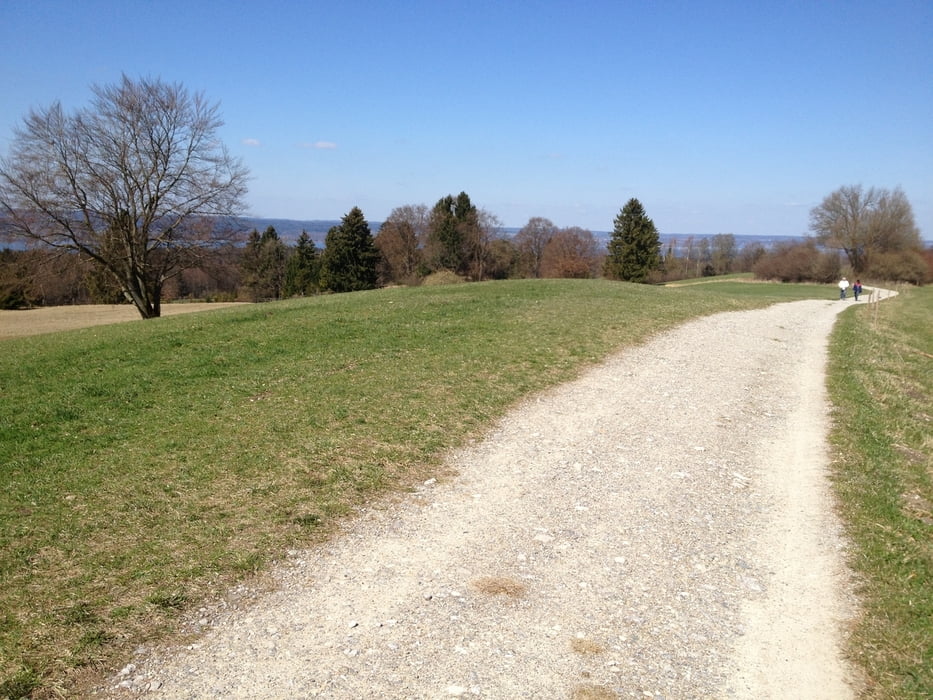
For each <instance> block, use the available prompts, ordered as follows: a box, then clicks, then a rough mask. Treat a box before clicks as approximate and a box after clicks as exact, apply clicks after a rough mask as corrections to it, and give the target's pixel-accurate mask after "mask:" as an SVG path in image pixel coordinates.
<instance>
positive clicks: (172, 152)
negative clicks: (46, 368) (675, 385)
mask: <svg viewBox="0 0 933 700" xmlns="http://www.w3.org/2000/svg"><path fill="white" fill-rule="evenodd" d="M93 93H94V99H93V100H92V102H91V105H90V107H88V108H85V109H81V110H78V111H76V112H74V113H73V114H67V113H65V111H64V110H63V109H62V107H61V105H60V104H54V105H52V106H51V107H49V108H47V109H40V110H33V111H32V112H30V114H29V115H28V116H27V117H26V118H25V119H24V122H23V125H22V126H21V127H20V128H18V129H17V130H16V131H15V133H14V139H13V141H12V146H11V149H10V154H9V155H8V156H7V157H6V158H3V159H2V160H0V237H9V238H17V239H20V240H26V241H27V242H28V243H29V244H30V245H31V246H33V250H30V251H29V255H25V254H23V255H21V254H19V253H17V252H14V251H8V252H6V253H5V254H4V257H5V268H4V269H5V270H6V272H2V273H0V278H2V279H0V295H5V296H6V297H7V299H8V302H9V303H15V302H17V299H18V298H20V301H22V302H23V303H29V302H30V301H31V300H35V299H39V298H42V299H49V298H50V297H54V296H55V295H52V294H49V293H48V292H47V291H46V292H43V291H42V290H39V291H38V292H37V290H36V284H35V279H38V278H41V277H42V275H35V276H33V278H30V276H29V275H24V274H23V271H22V265H23V264H24V263H30V264H33V263H36V262H37V261H44V262H47V263H48V264H49V265H50V267H57V268H68V275H70V277H71V278H75V279H80V280H81V281H82V284H83V286H84V291H83V292H82V294H85V295H88V296H90V297H91V298H93V299H106V300H111V299H113V298H115V297H119V296H122V297H123V298H125V299H127V300H128V301H130V302H132V303H133V304H135V305H136V308H137V309H138V310H139V312H140V314H141V315H142V316H143V318H151V317H155V316H158V315H159V314H160V305H161V302H162V298H163V295H164V294H165V292H166V290H169V291H172V292H173V293H174V294H180V295H187V294H196V291H195V289H196V288H201V289H203V288H204V287H205V286H206V285H207V284H208V283H209V282H210V281H211V279H213V280H214V282H215V285H216V288H217V289H218V290H222V293H223V294H235V293H241V292H244V291H245V293H246V294H247V295H248V296H249V297H250V298H255V299H268V298H280V297H282V296H292V295H295V294H313V293H317V292H319V291H331V292H343V291H353V290H358V289H369V288H372V287H374V286H377V285H379V284H411V283H414V282H418V281H420V280H421V279H423V278H424V277H425V276H427V275H429V274H431V273H433V272H437V271H440V270H445V271H448V272H450V273H453V274H455V275H458V276H460V277H462V278H465V279H472V280H482V279H490V278H503V277H542V276H557V277H595V276H598V275H600V274H602V275H605V276H606V277H609V278H612V279H619V280H628V281H634V282H655V281H661V280H664V279H670V278H671V277H673V276H688V275H689V274H691V273H693V272H695V274H714V273H718V272H727V271H730V270H731V269H733V267H734V265H735V261H736V259H737V258H738V257H739V253H738V251H736V249H735V241H734V237H730V236H728V235H723V236H720V237H717V238H715V239H713V243H712V246H711V247H710V245H709V244H708V243H707V244H703V243H701V244H700V245H701V246H702V245H706V246H707V249H706V250H703V249H702V248H698V249H697V250H696V251H689V252H688V253H687V255H686V259H684V256H683V255H681V254H679V252H678V251H676V250H675V249H674V248H669V249H668V251H667V253H666V254H664V253H662V250H661V245H660V241H659V236H658V230H657V227H656V226H655V224H654V222H653V221H652V220H651V219H650V218H649V217H648V216H647V214H646V212H645V209H644V207H643V206H642V204H641V203H640V202H639V201H638V200H637V199H631V200H629V201H628V202H627V203H626V204H625V206H624V207H623V208H622V210H621V211H620V213H619V215H618V216H617V217H616V219H615V221H614V227H613V232H612V237H611V240H610V242H609V246H608V252H607V253H606V254H605V257H603V254H602V252H601V251H600V250H599V246H598V245H597V242H596V240H595V238H594V236H593V234H592V233H591V232H590V231H587V230H585V229H580V228H576V227H571V228H563V229H559V228H557V227H555V226H554V225H553V223H551V222H550V221H548V220H546V219H542V218H532V219H531V220H529V222H528V224H527V225H526V226H525V227H523V228H522V229H521V231H519V233H518V235H516V236H515V237H514V239H509V238H507V237H505V236H503V235H501V226H500V224H499V222H498V220H497V219H496V217H495V216H493V215H492V214H490V213H489V212H486V211H484V210H482V209H479V208H477V207H476V206H475V205H474V204H473V203H472V202H471V201H470V197H469V196H468V195H467V194H466V193H465V192H461V193H460V194H459V195H457V196H456V197H455V196H453V195H447V196H445V197H443V198H442V199H440V200H439V201H438V202H437V203H436V204H435V205H434V207H433V208H431V209H428V208H427V207H426V206H424V205H415V206H405V207H400V208H397V209H395V210H393V211H392V213H391V214H390V215H389V217H388V219H387V220H386V222H385V223H384V224H383V226H382V227H381V228H380V230H379V232H378V234H377V235H376V236H373V235H372V233H371V231H370V229H369V224H368V223H367V222H366V219H365V218H364V216H363V213H362V212H361V211H360V210H359V209H358V208H354V209H353V210H352V211H350V212H349V213H348V214H347V215H346V216H345V217H344V218H343V220H342V221H341V223H340V224H339V225H338V226H335V227H334V228H333V229H331V231H329V232H328V234H327V239H326V241H325V247H324V250H323V251H320V252H319V251H317V250H316V248H315V246H314V243H313V242H312V241H311V240H310V239H309V238H308V237H307V236H304V237H302V238H301V239H299V241H298V244H297V245H296V246H295V247H294V249H291V248H290V247H289V246H287V245H286V244H285V243H284V242H283V241H281V240H279V237H278V235H277V234H276V232H275V231H274V229H267V230H266V231H265V232H264V233H262V234H260V233H259V232H258V231H254V232H253V233H252V234H250V236H249V238H248V240H247V241H246V244H245V246H243V245H242V234H241V232H240V231H238V229H237V227H236V224H235V221H236V219H235V215H236V214H238V213H240V212H242V211H243V209H244V201H243V199H244V196H245V193H246V181H247V176H248V171H247V170H246V168H245V167H244V166H243V164H242V163H241V162H240V161H239V160H237V159H235V158H233V157H231V156H230V155H229V153H228V152H227V150H226V148H225V147H224V145H223V144H222V143H221V141H220V140H219V139H218V137H217V131H218V129H219V128H220V126H221V125H222V121H221V120H220V117H219V115H218V111H217V106H216V105H212V104H210V103H208V102H207V101H206V100H205V99H204V97H203V96H202V95H201V94H191V93H189V92H188V91H187V90H186V89H185V88H184V87H183V86H181V85H179V84H168V83H164V82H162V81H160V80H145V79H144V80H138V81H134V80H131V79H130V78H127V77H126V76H123V79H122V81H121V82H120V83H119V84H117V85H114V86H104V87H94V88H93ZM811 230H812V231H813V233H814V234H815V244H817V245H819V246H820V247H821V252H820V254H823V253H822V251H824V250H827V249H830V250H838V251H842V252H843V253H844V254H845V256H846V257H847V259H848V263H849V265H850V267H851V269H852V271H853V273H854V274H856V275H861V276H868V275H871V274H874V275H876V276H881V277H887V278H894V279H910V280H911V281H923V279H925V277H926V276H927V274H928V271H927V268H926V267H925V265H924V262H923V259H922V257H921V255H920V250H921V245H920V236H919V232H918V231H917V228H916V226H915V224H914V221H913V213H912V211H911V208H910V204H909V202H908V201H907V198H906V196H904V194H903V192H901V191H900V190H899V189H898V190H894V191H893V192H891V191H888V190H883V189H874V188H871V189H869V190H863V189H862V188H861V186H854V187H843V188H840V189H839V190H837V191H836V192H834V193H832V194H831V195H830V196H828V197H827V198H826V199H825V200H824V201H823V203H822V204H821V205H820V206H819V207H816V208H815V209H814V210H813V211H812V212H811ZM689 247H690V246H689V245H688V248H689ZM693 252H695V253H696V258H695V260H694V258H693V257H692V253H693ZM759 257H761V256H759ZM785 257H787V256H786V255H785ZM837 259H838V255H837ZM766 261H767V260H766ZM759 262H760V261H759ZM694 263H695V267H694ZM830 263H831V260H828V261H827V264H826V266H825V267H826V268H827V269H828V268H829V267H831V265H830ZM820 269H821V270H822V267H821V268H820ZM60 271H61V270H60ZM234 278H236V279H234ZM40 286H41V285H40ZM4 289H5V290H6V291H3V290H4ZM80 296H81V294H72V297H73V298H78V297H80Z"/></svg>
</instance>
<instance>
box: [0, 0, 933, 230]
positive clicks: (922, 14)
mask: <svg viewBox="0 0 933 700" xmlns="http://www.w3.org/2000/svg"><path fill="white" fill-rule="evenodd" d="M931 36H933V2H931V1H930V0H916V1H911V0H879V1H877V2H837V1H831V2H830V1H826V2H819V1H813V2H796V1H793V0H788V1H786V2H757V1H756V2H748V1H747V0H746V1H743V2H702V1H694V2H664V1H663V0H661V1H655V2H622V1H617V2H602V1H600V2H596V1H587V0H577V1H576V2H547V1H541V2H525V1H518V0H516V1H512V2H510V1H509V0H498V1H497V2H485V1H484V0H471V1H470V2H448V1H445V0H434V1H426V0H412V1H410V2H406V1H405V0H396V1H395V2H391V3H390V2H363V1H358V0H348V1H340V0H330V1H329V2H283V1H279V0H268V1H266V2H261V3H258V2H257V3H254V2H236V1H235V0H227V1H226V2H207V1H203V0H187V1H186V2H176V1H174V0H165V1H160V2H145V1H143V0H136V1H133V0H122V1H112V0H85V1H82V0H68V1H62V2H59V1H51V0H3V2H2V7H0V47H2V48H0V51H2V57H0V87H2V91H0V94H2V95H3V99H2V101H0V152H3V153H6V152H7V150H8V148H9V144H10V140H11V138H12V132H13V128H14V127H15V126H16V125H17V124H18V123H20V122H21V120H22V118H23V117H24V116H25V115H26V114H27V113H28V111H29V110H30V108H34V107H43V106H47V105H49V104H51V103H52V102H54V101H56V100H59V101H61V102H62V104H63V105H64V106H65V107H66V108H67V109H74V108H77V107H82V106H85V105H86V104H87V103H88V102H89V99H90V96H91V93H90V89H89V86H90V85H91V84H108V83H114V82H116V81H118V80H119V79H120V76H121V74H122V73H126V74H127V75H129V76H131V77H140V76H147V77H160V78H162V79H163V80H166V81H169V82H181V83H183V84H184V85H185V86H186V87H188V88H189V89H191V90H194V91H202V92H204V93H205V95H206V96H207V97H208V98H209V99H210V100H212V101H216V102H219V103H220V111H221V113H222V115H223V117H224V120H225V122H226V123H225V125H224V127H223V129H222V132H221V136H222V138H223V140H224V141H225V143H226V144H227V145H228V146H229V148H230V150H231V151H232V152H233V153H234V154H235V155H237V156H238V157H240V158H242V160H243V161H244V163H245V165H246V166H247V167H248V168H249V169H250V171H251V173H252V181H251V185H250V192H249V195H248V204H249V207H250V213H251V214H254V215H256V216H262V217H270V218H292V219H337V218H340V217H341V216H343V215H344V214H345V213H346V212H347V211H349V210H350V209H351V208H352V207H354V206H359V207H360V208H361V209H362V210H363V212H364V214H365V215H366V217H367V218H368V219H369V220H371V221H381V220H382V219H384V218H385V217H386V216H387V215H388V214H389V212H390V211H391V210H392V209H393V208H394V207H397V206H402V205H405V204H427V205H429V206H431V205H433V204H434V203H435V202H436V201H437V200H438V199H440V198H441V197H443V196H445V195H447V194H457V193H458V192H460V191H466V192H467V193H468V194H469V195H470V197H471V199H472V200H473V203H474V204H476V205H477V206H479V207H481V208H483V209H486V210H487V211H489V212H491V213H492V214H495V215H496V216H497V217H498V218H499V220H500V221H501V222H502V224H503V225H505V226H509V227H520V226H522V225H523V224H524V223H525V222H526V221H527V220H528V219H529V218H530V217H532V216H544V217H547V218H550V219H551V220H552V221H553V222H554V223H555V224H557V225H558V226H582V227H584V228H589V229H591V230H594V231H595V230H599V231H605V230H609V229H611V228H612V220H613V218H614V217H615V216H616V214H618V212H619V210H620V209H621V208H622V206H623V205H624V204H625V202H626V201H628V199H629V198H631V197H637V198H638V199H639V200H640V201H641V202H642V204H643V205H644V207H645V209H646V211H647V213H648V215H649V216H651V217H652V218H653V219H654V221H655V223H656V224H657V226H658V228H659V229H660V231H661V232H662V233H706V234H712V233H735V234H740V235H768V236H773V235H801V234H804V233H806V231H807V227H808V221H809V211H810V209H811V208H812V207H814V206H816V205H818V204H819V203H820V201H821V200H822V199H823V197H825V196H826V195H828V194H829V193H830V192H832V191H833V190H835V189H837V188H838V187H840V186H842V185H851V184H859V183H861V184H863V185H864V186H866V187H868V186H877V187H887V188H894V187H898V186H900V187H901V188H903V190H904V192H905V193H906V195H907V197H908V199H909V200H910V202H911V203H912V205H913V208H914V214H915V217H916V220H917V224H918V226H919V227H920V229H921V234H922V235H923V237H924V238H925V239H927V240H931V239H933V40H931V39H930V37H931Z"/></svg>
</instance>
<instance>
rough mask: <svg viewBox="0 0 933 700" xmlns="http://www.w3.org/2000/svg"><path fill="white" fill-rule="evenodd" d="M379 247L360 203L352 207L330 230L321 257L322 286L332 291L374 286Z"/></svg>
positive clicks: (357, 289)
mask: <svg viewBox="0 0 933 700" xmlns="http://www.w3.org/2000/svg"><path fill="white" fill-rule="evenodd" d="M378 263H379V250H378V249H377V248H376V245H375V243H374V242H373V234H372V232H370V230H369V223H367V221H366V219H365V218H364V216H363V212H362V211H360V208H359V207H353V209H351V210H350V212H349V213H348V214H346V216H344V217H343V219H342V220H341V223H340V225H338V226H334V227H333V228H331V230H330V231H328V232H327V238H326V239H325V241H324V254H323V255H322V257H321V287H322V288H323V289H326V290H328V291H331V292H355V291H359V290H361V289H375V287H376V281H377V266H378Z"/></svg>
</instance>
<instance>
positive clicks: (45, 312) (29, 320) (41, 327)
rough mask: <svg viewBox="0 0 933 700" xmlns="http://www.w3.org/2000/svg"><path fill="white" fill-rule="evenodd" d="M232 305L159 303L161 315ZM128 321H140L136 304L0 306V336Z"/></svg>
mask: <svg viewBox="0 0 933 700" xmlns="http://www.w3.org/2000/svg"><path fill="white" fill-rule="evenodd" d="M234 305H235V303H216V304H201V303H193V304H165V305H164V306H163V307H162V315H163V316H174V315H175V314H186V313H192V312H194V311H210V310H213V309H222V308H224V307H226V306H234ZM128 321H142V319H141V318H140V316H139V312H138V311H137V310H136V307H134V306H130V305H129V304H88V305H81V306H49V307H44V308H41V309H27V310H24V311H8V310H4V309H0V340H2V339H4V338H19V337H22V336H27V335H39V334H40V333H52V332H54V331H70V330H74V329H76V328H87V327H89V326H103V325H106V324H108V323H125V322H128Z"/></svg>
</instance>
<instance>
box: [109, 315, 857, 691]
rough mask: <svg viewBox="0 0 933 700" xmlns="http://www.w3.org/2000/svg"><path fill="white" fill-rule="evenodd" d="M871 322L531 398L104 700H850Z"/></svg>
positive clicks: (757, 338) (686, 356) (665, 345)
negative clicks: (840, 458) (848, 494)
mask: <svg viewBox="0 0 933 700" xmlns="http://www.w3.org/2000/svg"><path fill="white" fill-rule="evenodd" d="M851 303H852V302H848V303H847V302H829V301H807V302H796V303H791V304H780V305H777V306H774V307H771V308H769V309H765V310H760V311H748V312H737V313H727V314H718V315H716V316H712V317H709V318H704V319H699V320H696V321H694V322H691V323H688V324H686V325H684V326H682V327H680V328H678V329H676V330H674V331H672V332H670V333H665V334H663V335H661V336H659V337H657V338H655V339H654V340H652V341H651V342H649V343H646V344H645V345H643V346H640V347H637V348H633V349H630V350H627V351H625V352H623V353H621V354H620V355H618V356H616V357H614V358H611V359H610V360H609V361H607V362H606V363H604V364H602V365H600V366H599V367H596V368H593V369H592V370H590V371H588V372H587V373H586V374H584V375H583V376H582V377H580V379H578V380H577V381H574V382H571V383H569V384H566V385H563V386H561V387H558V388H556V389H555V390H553V391H550V392H547V393H545V394H542V395H540V396H536V397H534V398H532V399H531V400H529V401H527V402H526V403H524V404H523V405H521V406H519V407H517V408H516V410H515V411H513V412H512V413H510V414H509V415H508V416H507V417H506V418H505V419H503V420H502V421H501V422H500V423H499V425H498V426H497V427H496V428H495V429H494V430H493V431H491V433H490V434H489V435H488V437H487V438H486V439H484V440H483V441H481V442H478V443H476V444H474V445H472V446H470V447H468V448H466V449H464V450H463V451H461V452H459V453H457V454H454V455H451V457H450V460H449V465H448V467H450V468H452V469H454V470H456V472H457V476H456V477H453V478H450V479H441V480H437V481H435V480H433V479H432V480H429V481H428V482H426V483H425V484H424V485H423V487H422V488H421V489H419V490H418V491H417V492H416V493H413V494H409V495H406V496H404V497H402V499H401V501H398V500H396V501H393V502H391V503H385V504H381V505H380V506H377V507H373V508H370V509H367V510H365V511H361V512H360V514H359V517H358V518H356V519H354V520H353V521H352V522H351V523H349V524H348V525H347V527H346V529H345V531H344V532H342V533H341V534H340V535H339V536H338V537H336V538H335V539H334V540H333V541H331V542H329V543H328V544H326V545H325V546H322V547H320V548H316V549H313V550H307V551H294V552H290V553H289V555H288V558H287V560H286V561H284V562H283V563H282V564H281V565H280V566H279V567H278V568H277V569H276V570H275V571H274V572H273V574H272V576H273V578H274V581H275V587H274V590H272V591H271V592H269V591H258V590H250V589H249V588H248V587H241V588H239V589H237V590H234V591H231V592H230V595H229V597H228V598H226V599H225V600H222V601H216V602H215V603H213V604H211V605H208V606H205V607H204V608H202V609H201V610H199V611H197V612H196V613H195V614H194V616H193V617H192V618H191V619H190V620H189V621H188V624H189V625H190V627H191V630H192V631H193V632H196V633H197V634H196V637H195V641H194V642H193V643H191V644H189V645H188V646H186V647H184V648H163V649H146V648H141V649H139V650H137V653H136V655H135V656H134V658H132V659H128V660H127V664H126V666H125V667H124V668H123V669H122V670H121V671H120V673H119V675H117V676H116V677H115V678H113V680H112V682H111V683H110V685H108V686H107V687H106V688H102V689H101V691H100V693H101V695H106V696H114V697H126V696H128V695H137V696H138V695H151V696H153V697H164V698H296V697H302V698H304V697H326V698H363V697H366V698H370V697H371V698H375V697H379V698H445V697H461V696H462V697H478V698H577V699H582V698H623V697H626V698H627V697H641V698H645V697H653V698H699V697H703V698H711V697H712V698H849V697H853V696H854V694H855V692H856V691H857V688H858V678H857V676H856V674H855V672H854V671H853V669H851V668H850V667H849V666H848V665H847V663H846V662H845V660H844V658H843V654H842V651H841V649H842V644H843V640H844V638H845V631H846V629H847V625H848V624H849V623H850V622H851V620H852V618H853V616H854V615H856V614H857V607H856V604H855V601H854V599H853V597H852V594H851V591H850V580H849V573H848V571H847V570H846V567H845V564H844V551H845V547H846V542H845V540H844V539H843V537H842V534H841V528H840V525H839V523H838V522H837V521H836V519H835V516H834V511H833V499H832V493H831V489H830V485H829V483H828V480H827V464H828V457H827V446H826V443H825V437H826V430H827V426H828V415H829V408H830V407H829V406H828V404H827V398H826V393H825V389H824V386H823V384H824V367H825V362H826V348H827V343H828V335H829V332H830V329H831V328H832V325H833V322H834V320H835V317H836V314H837V313H839V312H840V311H842V310H844V309H845V308H848V306H849V305H850V304H851Z"/></svg>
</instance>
